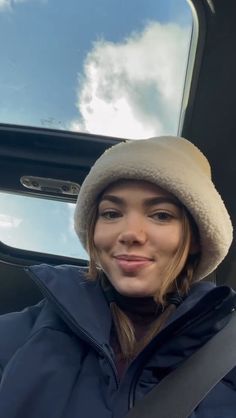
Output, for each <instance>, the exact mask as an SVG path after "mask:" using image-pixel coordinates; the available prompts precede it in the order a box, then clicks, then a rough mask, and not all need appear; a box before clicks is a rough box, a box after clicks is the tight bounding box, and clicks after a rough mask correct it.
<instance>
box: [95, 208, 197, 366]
mask: <svg viewBox="0 0 236 418" xmlns="http://www.w3.org/2000/svg"><path fill="white" fill-rule="evenodd" d="M90 219H91V221H90V224H89V229H88V236H87V238H88V241H87V242H88V252H89V255H90V262H89V270H88V274H87V277H88V278H89V279H91V280H96V279H98V278H99V276H101V273H102V272H101V270H100V269H98V268H97V264H96V260H97V252H96V248H95V245H94V230H95V225H96V220H97V207H95V206H94V208H93V209H92V215H91V218H90ZM182 231H183V233H182V241H181V243H180V245H179V247H178V250H177V251H176V253H175V255H174V257H173V259H172V261H171V263H170V264H169V266H168V268H167V269H166V271H165V279H164V280H163V282H162V284H161V286H160V289H159V290H158V293H157V294H156V295H154V300H155V302H156V303H157V304H161V305H162V307H163V312H162V313H161V314H160V315H159V316H158V318H157V319H155V320H154V321H153V322H152V323H151V325H150V326H149V328H148V330H147V333H146V335H145V336H144V338H142V340H141V341H140V342H137V341H136V337H135V329H134V326H133V324H132V321H131V320H130V319H129V317H128V316H127V315H126V314H125V312H124V311H122V310H121V309H120V308H119V306H118V305H117V304H116V303H115V302H111V303H110V309H111V313H112V317H113V321H114V325H115V329H116V333H117V339H118V342H119V345H120V351H121V357H122V358H124V359H126V360H127V361H129V360H130V359H132V358H133V357H134V356H135V355H137V354H138V353H139V352H140V351H141V350H142V349H143V348H144V347H145V346H146V345H147V344H148V343H149V342H150V341H151V340H152V339H153V337H154V336H155V335H157V333H158V332H160V331H161V329H162V328H163V326H164V325H165V323H166V321H167V319H168V318H169V316H170V315H171V314H172V313H173V312H174V310H175V309H176V306H175V305H174V304H168V300H167V295H168V293H170V292H177V293H178V294H179V296H184V295H186V294H187V293H188V291H189V288H190V286H191V284H192V282H193V273H194V270H195V268H196V267H197V264H198V261H199V254H196V255H189V250H190V245H191V240H192V237H194V238H195V240H196V241H199V234H198V230H197V226H196V224H195V222H194V220H193V219H192V217H191V215H190V214H189V213H188V212H187V210H186V209H185V208H184V207H182Z"/></svg>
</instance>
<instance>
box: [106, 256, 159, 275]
mask: <svg viewBox="0 0 236 418" xmlns="http://www.w3.org/2000/svg"><path fill="white" fill-rule="evenodd" d="M114 259H115V260H116V263H117V265H118V267H119V268H120V269H121V270H122V271H124V272H126V273H133V272H137V271H139V270H140V269H143V268H145V267H148V266H149V265H150V264H151V263H152V262H153V260H152V259H151V258H149V257H144V256H140V255H133V254H120V255H116V256H115V257H114Z"/></svg>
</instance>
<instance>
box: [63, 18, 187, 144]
mask: <svg viewBox="0 0 236 418" xmlns="http://www.w3.org/2000/svg"><path fill="white" fill-rule="evenodd" d="M188 47H189V27H180V26H179V25H177V24H161V23H158V22H151V23H149V24H148V25H147V26H146V28H145V29H144V30H143V31H142V32H141V33H133V34H131V36H130V37H129V38H127V39H126V40H125V41H124V42H121V43H114V42H108V41H105V40H100V41H97V42H95V43H94V45H93V48H92V50H91V51H90V52H89V53H88V55H87V57H86V60H85V63H84V74H83V76H82V75H80V77H79V86H78V92H77V98H78V99H77V108H78V110H79V113H80V115H81V116H80V117H78V119H77V120H74V121H73V122H72V123H71V129H73V130H81V131H87V132H90V133H99V134H105V135H113V136H117V137H119V136H120V137H126V138H141V137H148V136H153V135H160V134H163V133H174V132H176V129H177V124H178V117H179V108H180V103H181V96H182V89H183V81H184V74H185V68H186V63H187V53H188Z"/></svg>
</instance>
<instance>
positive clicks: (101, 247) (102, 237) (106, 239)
mask: <svg viewBox="0 0 236 418" xmlns="http://www.w3.org/2000/svg"><path fill="white" fill-rule="evenodd" d="M93 241H94V245H95V248H96V250H97V251H98V252H101V251H106V249H109V247H110V246H111V245H112V242H113V239H112V234H111V233H110V232H109V230H108V229H107V228H106V226H105V225H100V223H99V222H98V223H97V224H96V226H95V229H94V239H93Z"/></svg>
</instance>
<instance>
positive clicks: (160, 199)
mask: <svg viewBox="0 0 236 418" xmlns="http://www.w3.org/2000/svg"><path fill="white" fill-rule="evenodd" d="M104 200H107V201H109V202H112V203H116V204H118V205H121V206H125V204H126V202H125V199H123V198H122V197H118V196H114V195H110V194H105V195H103V196H102V197H101V200H100V202H99V203H101V202H102V201H104ZM161 203H171V204H172V205H175V206H178V207H182V205H181V203H180V201H179V200H178V199H177V198H175V197H171V196H155V197H150V198H147V199H144V201H143V204H144V206H146V207H149V206H153V205H159V204H161Z"/></svg>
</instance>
